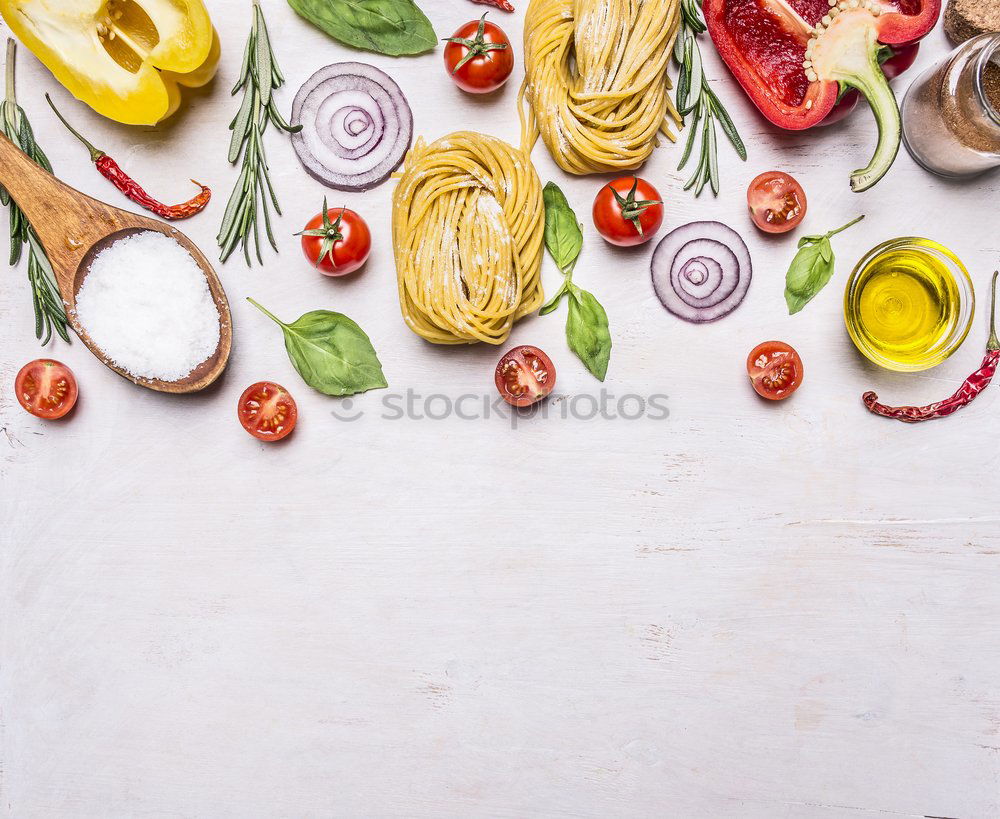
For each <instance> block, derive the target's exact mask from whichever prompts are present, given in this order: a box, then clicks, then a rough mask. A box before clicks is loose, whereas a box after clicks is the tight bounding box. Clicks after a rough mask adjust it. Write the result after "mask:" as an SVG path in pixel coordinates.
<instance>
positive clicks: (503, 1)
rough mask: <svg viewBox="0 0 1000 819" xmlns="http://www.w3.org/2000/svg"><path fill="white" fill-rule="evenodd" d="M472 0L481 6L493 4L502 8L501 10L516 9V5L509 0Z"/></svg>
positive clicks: (494, 6)
mask: <svg viewBox="0 0 1000 819" xmlns="http://www.w3.org/2000/svg"><path fill="white" fill-rule="evenodd" d="M472 2H473V3H478V4H479V5H481V6H493V8H495V9H500V11H513V10H514V6H513V5H512V4H511V3H510V2H509V0H472Z"/></svg>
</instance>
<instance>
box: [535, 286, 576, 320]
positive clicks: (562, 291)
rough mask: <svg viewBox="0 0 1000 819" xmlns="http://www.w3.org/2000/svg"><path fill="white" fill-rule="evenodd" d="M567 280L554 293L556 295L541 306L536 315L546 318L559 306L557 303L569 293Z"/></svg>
mask: <svg viewBox="0 0 1000 819" xmlns="http://www.w3.org/2000/svg"><path fill="white" fill-rule="evenodd" d="M569 287H570V285H569V279H566V280H565V281H564V282H563V283H562V286H561V287H560V288H559V290H558V291H556V294H555V295H554V296H553V297H552V298H551V299H549V300H548V301H547V302H546V303H545V304H543V305H542V309H541V310H539V311H538V315H540V316H547V315H548V314H549V313H551V312H552V311H553V310H555V309H556V308H557V307H558V306H559V302H560V301H562V297H563V296H565V295H566V294H567V293H568V292H569Z"/></svg>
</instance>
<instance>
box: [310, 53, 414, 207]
mask: <svg viewBox="0 0 1000 819" xmlns="http://www.w3.org/2000/svg"><path fill="white" fill-rule="evenodd" d="M292 122H293V123H296V124H301V125H302V130H301V131H299V132H298V133H297V134H293V135H292V145H293V146H294V148H295V153H297V154H298V156H299V159H300V160H301V162H302V164H303V165H304V166H305V169H306V170H307V171H308V172H309V174H310V175H311V176H312V177H313V178H315V179H318V180H319V181H320V182H322V183H323V184H325V185H328V186H329V187H331V188H336V189H337V190H342V191H362V190H368V189H369V188H373V187H375V186H376V185H378V184H380V183H381V182H384V181H385V180H386V179H387V178H388V177H389V174H391V173H392V172H393V171H394V170H396V168H398V167H399V165H400V163H402V161H403V157H404V156H406V152H407V150H408V149H409V147H410V140H411V139H412V137H413V113H412V112H411V111H410V106H409V104H408V103H407V101H406V97H404V96H403V92H402V91H400V90H399V86H398V85H396V83H395V82H393V81H392V79H391V78H390V77H389V75H388V74H386V73H384V72H383V71H380V70H379V69H377V68H375V67H374V66H370V65H366V64H365V63H334V64H333V65H328V66H326V68H321V69H320V70H319V71H317V72H316V73H315V74H313V75H312V76H311V77H310V78H309V79H308V80H306V82H305V84H304V85H303V86H302V87H301V88H300V89H299V92H298V93H297V94H296V95H295V102H294V103H293V104H292Z"/></svg>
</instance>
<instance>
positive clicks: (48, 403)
mask: <svg viewBox="0 0 1000 819" xmlns="http://www.w3.org/2000/svg"><path fill="white" fill-rule="evenodd" d="M14 391H15V392H16V393H17V402H18V403H19V404H20V405H21V406H22V407H24V408H25V409H26V410H27V411H28V412H30V413H31V414H32V415H34V416H36V417H38V418H44V419H45V420H46V421H54V420H55V419H56V418H62V417H63V416H64V415H65V414H66V413H67V412H69V411H70V410H71V409H73V407H74V405H75V404H76V399H77V396H78V395H79V391H78V390H77V386H76V376H74V375H73V371H72V370H71V369H70V368H69V367H67V366H66V365H65V364H62V363H60V362H58V361H53V360H52V359H51V358H39V359H37V360H35V361H31V362H29V363H27V364H25V365H24V366H23V367H21V370H20V372H18V374H17V377H16V378H15V379H14Z"/></svg>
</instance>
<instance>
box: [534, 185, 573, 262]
mask: <svg viewBox="0 0 1000 819" xmlns="http://www.w3.org/2000/svg"><path fill="white" fill-rule="evenodd" d="M542 200H543V201H544V202H545V247H547V248H548V250H549V253H550V254H551V255H552V258H553V259H554V260H555V263H556V264H557V265H558V266H559V269H560V270H562V271H563V272H565V271H566V270H567V269H568V268H569V267H571V266H572V264H573V263H574V262H575V261H576V259H577V256H579V255H580V249H581V248H582V247H583V233H582V232H581V231H580V225H579V223H578V222H577V221H576V214H575V213H573V209H572V208H571V207H570V206H569V202H567V201H566V196H565V195H564V194H563V192H562V191H561V190H559V186H558V185H556V184H555V183H554V182H548V183H547V184H546V185H545V188H544V189H543V190H542Z"/></svg>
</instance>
